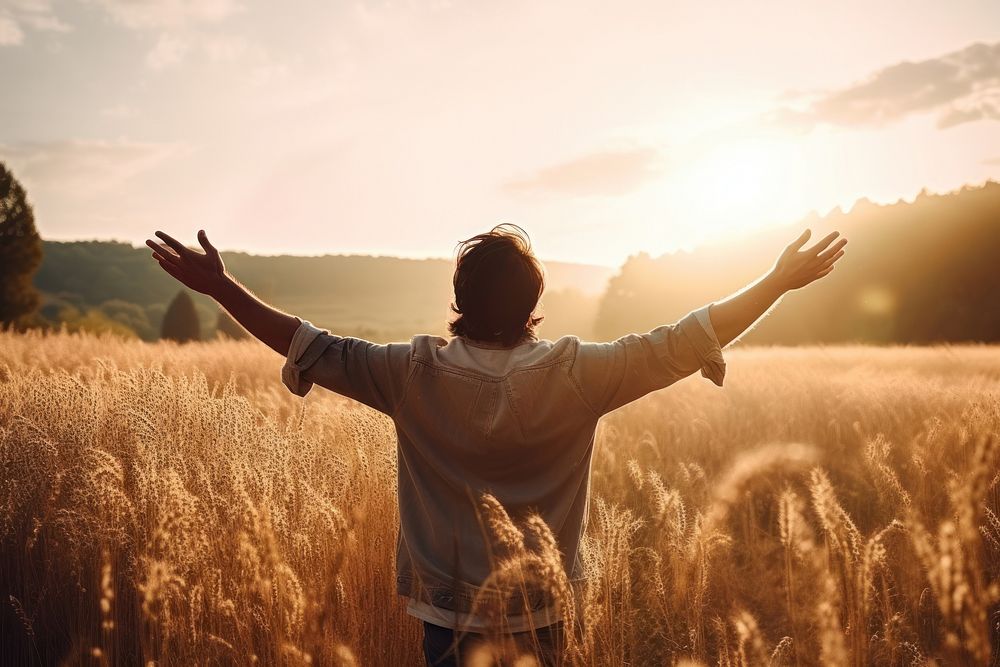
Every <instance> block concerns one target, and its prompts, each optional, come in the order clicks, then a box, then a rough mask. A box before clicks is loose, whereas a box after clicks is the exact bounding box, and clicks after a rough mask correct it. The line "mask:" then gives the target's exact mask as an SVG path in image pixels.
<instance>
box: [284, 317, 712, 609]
mask: <svg viewBox="0 0 1000 667" xmlns="http://www.w3.org/2000/svg"><path fill="white" fill-rule="evenodd" d="M699 368H701V369H702V371H703V373H704V374H705V375H706V376H707V377H711V378H712V379H713V380H714V381H715V382H716V383H719V384H721V382H722V376H723V373H724V364H723V362H722V357H721V351H720V349H719V345H718V342H717V340H716V338H715V334H714V332H713V331H712V328H711V323H710V320H709V318H708V314H707V311H698V312H695V313H692V314H691V315H689V316H688V317H686V318H684V319H683V320H681V321H680V322H679V323H678V324H677V325H671V326H665V327H659V328H657V329H654V330H653V331H651V332H649V333H647V334H642V335H631V336H626V337H623V338H621V339H618V340H616V341H614V342H612V343H600V344H599V343H583V342H581V341H580V340H579V339H577V338H576V337H571V336H568V337H563V338H560V339H559V340H557V341H554V342H552V341H536V340H527V341H525V342H523V343H521V344H519V345H515V346H511V347H503V346H499V345H488V344H482V343H478V342H473V341H470V340H468V339H466V338H463V337H455V338H451V339H444V338H440V337H437V336H416V337H414V338H413V340H412V341H411V342H410V343H409V344H401V343H393V344H389V345H377V344H374V343H369V342H367V341H361V340H358V339H353V338H341V337H338V336H332V335H330V334H327V333H325V332H321V331H319V330H318V329H316V328H314V327H312V326H311V325H310V324H309V323H302V325H301V326H300V327H299V329H298V330H297V331H296V334H295V337H294V339H293V342H292V347H291V349H290V350H289V363H288V364H286V367H285V369H284V379H285V382H286V384H287V385H288V386H289V388H290V389H292V391H294V392H296V393H299V394H304V393H305V392H306V391H308V389H309V385H310V383H312V382H316V383H318V384H320V385H322V386H325V387H327V388H329V389H332V390H333V391H336V392H338V393H341V394H345V395H347V396H350V397H352V398H355V399H357V400H359V401H361V402H363V403H365V404H367V405H370V406H371V407H374V408H376V409H378V410H381V411H382V412H385V413H386V414H388V415H389V416H391V417H392V419H393V420H394V422H395V425H396V430H397V434H398V454H399V480H398V481H399V509H400V535H399V543H398V552H397V589H398V591H399V593H400V594H402V595H406V596H409V597H411V598H413V599H414V600H415V601H417V602H418V603H422V604H423V605H430V606H431V607H433V608H437V609H444V610H452V611H454V612H458V613H464V612H468V611H470V610H471V608H472V605H473V600H474V598H475V596H476V594H477V593H478V592H479V589H478V587H479V585H480V584H481V583H482V582H483V580H484V579H486V577H487V576H488V575H489V573H490V571H491V569H492V567H493V566H494V565H495V563H494V562H493V560H495V559H494V558H492V554H493V553H494V549H493V546H494V545H492V544H491V543H490V539H489V537H488V531H487V530H486V529H485V526H484V520H483V518H482V517H481V516H480V515H479V511H478V508H479V501H480V498H481V496H482V494H484V493H489V494H491V495H492V496H494V497H495V498H496V499H497V500H499V501H500V503H501V504H502V505H503V506H504V508H505V509H506V510H507V512H508V514H510V516H511V517H512V518H514V519H515V521H516V520H518V519H519V518H523V517H526V516H527V515H529V514H538V515H539V516H540V517H541V518H542V519H543V520H544V521H545V522H546V524H547V525H548V526H549V527H550V528H551V530H552V532H553V534H554V535H555V537H556V540H557V544H558V546H559V548H560V550H561V552H562V554H563V565H564V567H565V569H566V572H567V574H568V575H569V577H570V578H571V579H576V578H581V577H582V576H583V568H582V563H581V562H580V558H579V553H578V551H579V545H580V540H581V537H582V535H583V530H584V527H585V523H586V513H587V503H588V498H589V485H590V463H591V457H592V454H593V447H594V434H595V429H596V426H597V421H598V419H599V418H600V417H601V415H602V414H604V413H605V412H607V411H609V410H612V409H614V408H616V407H618V406H620V405H622V404H624V403H627V402H629V401H631V400H634V399H635V398H638V397H639V396H642V395H644V394H646V393H648V392H649V391H652V390H655V389H658V388H661V387H664V386H666V385H668V384H671V383H672V382H674V381H676V380H678V379H680V378H682V377H684V376H686V375H688V374H690V373H692V372H694V371H695V370H698V369H699ZM539 603H541V601H539ZM512 604H513V605H515V606H513V607H511V608H510V610H509V611H510V613H511V614H515V615H516V614H517V613H519V612H520V611H522V610H521V609H519V608H518V607H517V605H520V604H521V601H520V600H514V601H513V603H512Z"/></svg>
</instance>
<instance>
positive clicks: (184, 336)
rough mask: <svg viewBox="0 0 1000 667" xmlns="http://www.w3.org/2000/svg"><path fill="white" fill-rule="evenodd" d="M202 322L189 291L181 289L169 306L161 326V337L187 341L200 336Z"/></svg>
mask: <svg viewBox="0 0 1000 667" xmlns="http://www.w3.org/2000/svg"><path fill="white" fill-rule="evenodd" d="M200 331H201V323H200V322H199V321H198V313H197V311H195V309H194V301H192V300H191V297H190V296H189V295H188V293H187V292H185V291H184V290H181V291H180V292H178V293H177V296H175V297H174V300H173V301H171V302H170V305H169V306H167V312H166V313H165V314H164V315H163V326H161V327H160V338H162V339H164V340H175V341H177V342H178V343H186V342H188V341H191V340H198V339H199V338H200Z"/></svg>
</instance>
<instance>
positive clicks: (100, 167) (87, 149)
mask: <svg viewBox="0 0 1000 667" xmlns="http://www.w3.org/2000/svg"><path fill="white" fill-rule="evenodd" d="M180 149H181V147H180V146H177V145H175V144H158V143H144V142H134V141H82V140H67V141H46V142H25V143H19V144H11V145H6V146H5V145H0V160H3V161H5V162H7V163H8V164H9V165H10V167H11V168H12V169H13V170H14V172H15V173H16V174H17V176H18V178H19V179H21V180H23V181H24V182H25V184H26V185H28V186H29V187H31V188H38V189H42V190H46V191H49V192H58V193H61V194H67V195H74V196H88V195H93V194H98V193H101V192H106V191H108V190H111V189H113V188H115V187H116V186H118V185H120V184H121V183H123V182H125V181H127V180H129V179H130V178H132V177H134V176H136V175H138V174H140V173H142V172H144V171H147V170H149V169H152V168H153V167H155V166H157V165H159V164H161V163H162V162H164V161H165V160H166V159H168V158H170V157H172V156H173V155H175V154H177V153H178V152H179V151H180Z"/></svg>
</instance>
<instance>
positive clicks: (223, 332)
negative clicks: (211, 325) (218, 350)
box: [215, 308, 250, 340]
mask: <svg viewBox="0 0 1000 667" xmlns="http://www.w3.org/2000/svg"><path fill="white" fill-rule="evenodd" d="M215 335H216V336H218V337H220V338H232V339H234V340H243V339H245V338H248V337H249V336H250V334H248V333H247V330H246V329H244V328H243V327H241V326H240V325H239V323H238V322H237V321H236V320H234V319H233V318H232V316H231V315H230V314H229V313H227V312H226V311H224V310H222V309H221V308H220V309H219V317H218V319H216V320H215Z"/></svg>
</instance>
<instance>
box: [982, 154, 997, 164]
mask: <svg viewBox="0 0 1000 667" xmlns="http://www.w3.org/2000/svg"><path fill="white" fill-rule="evenodd" d="M983 164H991V165H1000V155H998V156H996V157H991V158H988V159H986V160H983Z"/></svg>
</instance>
